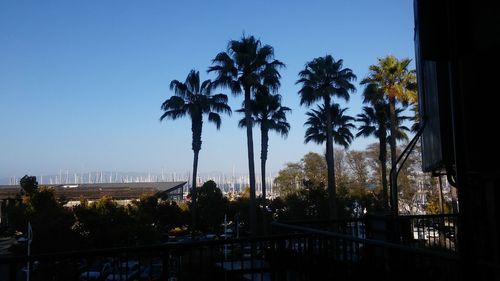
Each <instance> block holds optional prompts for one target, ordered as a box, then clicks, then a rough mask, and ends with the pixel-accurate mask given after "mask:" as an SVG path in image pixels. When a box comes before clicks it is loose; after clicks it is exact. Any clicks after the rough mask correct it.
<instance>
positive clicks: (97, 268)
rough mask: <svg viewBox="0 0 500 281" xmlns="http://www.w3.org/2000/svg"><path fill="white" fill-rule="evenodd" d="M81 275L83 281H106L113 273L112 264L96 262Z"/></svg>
mask: <svg viewBox="0 0 500 281" xmlns="http://www.w3.org/2000/svg"><path fill="white" fill-rule="evenodd" d="M84 270H85V271H84V272H82V273H81V274H80V280H81V281H90V280H104V279H105V278H106V277H107V276H108V274H109V273H110V272H111V264H110V263H109V262H105V263H101V262H96V263H93V264H91V265H90V266H89V267H87V268H85V269H84Z"/></svg>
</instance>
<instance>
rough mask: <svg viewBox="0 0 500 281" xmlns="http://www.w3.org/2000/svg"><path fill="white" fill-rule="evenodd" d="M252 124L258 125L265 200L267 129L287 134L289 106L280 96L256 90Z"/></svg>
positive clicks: (252, 108) (241, 125)
mask: <svg viewBox="0 0 500 281" xmlns="http://www.w3.org/2000/svg"><path fill="white" fill-rule="evenodd" d="M250 107H251V111H252V124H259V125H260V133H261V149H260V168H261V177H262V198H263V199H264V200H266V161H267V152H268V147H269V131H270V130H271V131H275V132H277V133H279V134H280V135H281V136H282V137H287V136H288V131H289V130H290V124H289V123H288V122H287V120H286V113H287V112H289V111H291V109H290V108H288V107H286V106H282V105H281V96H280V95H279V94H275V95H272V94H270V93H269V92H268V91H267V89H265V88H263V87H262V89H259V90H258V91H257V94H256V95H255V99H254V100H252V101H251V105H250ZM244 111H245V109H244V108H243V109H239V110H237V112H244ZM245 121H246V120H245V118H243V119H241V120H240V123H239V126H240V127H242V128H243V127H245V126H246V122H245Z"/></svg>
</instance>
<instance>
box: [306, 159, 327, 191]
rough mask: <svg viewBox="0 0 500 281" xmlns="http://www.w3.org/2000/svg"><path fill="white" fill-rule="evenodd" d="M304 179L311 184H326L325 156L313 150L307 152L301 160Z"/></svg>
mask: <svg viewBox="0 0 500 281" xmlns="http://www.w3.org/2000/svg"><path fill="white" fill-rule="evenodd" d="M301 162H302V166H303V175H304V179H305V180H307V181H308V182H309V183H310V184H311V185H313V186H323V187H324V186H326V183H327V181H328V170H327V167H326V160H325V157H324V156H322V155H320V154H318V153H314V152H309V153H307V154H306V155H304V157H303V158H302V160H301Z"/></svg>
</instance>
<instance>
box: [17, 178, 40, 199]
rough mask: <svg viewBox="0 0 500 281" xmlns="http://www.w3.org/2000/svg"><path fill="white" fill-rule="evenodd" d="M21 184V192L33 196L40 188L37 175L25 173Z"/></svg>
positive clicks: (20, 181)
mask: <svg viewBox="0 0 500 281" xmlns="http://www.w3.org/2000/svg"><path fill="white" fill-rule="evenodd" d="M19 185H20V186H21V188H22V190H21V194H22V195H28V196H31V195H32V194H33V193H35V192H36V191H37V189H38V182H37V181H36V177H34V176H28V175H25V176H24V177H22V178H21V180H19Z"/></svg>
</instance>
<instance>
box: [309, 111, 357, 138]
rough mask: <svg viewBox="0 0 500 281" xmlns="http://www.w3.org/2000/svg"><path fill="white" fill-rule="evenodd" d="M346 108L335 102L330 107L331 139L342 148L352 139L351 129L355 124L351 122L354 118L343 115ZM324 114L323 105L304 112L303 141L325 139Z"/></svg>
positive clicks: (325, 124)
mask: <svg viewBox="0 0 500 281" xmlns="http://www.w3.org/2000/svg"><path fill="white" fill-rule="evenodd" d="M346 110H347V108H344V109H342V108H340V105H339V104H337V103H335V104H332V105H331V108H330V115H331V120H332V122H331V125H330V128H331V129H332V136H333V141H334V142H335V143H336V144H339V145H342V146H343V147H344V148H348V147H349V145H350V144H351V142H352V140H353V139H354V135H353V134H352V132H351V130H353V129H356V126H355V125H354V124H353V123H352V121H354V120H355V119H354V118H353V117H351V116H349V115H345V114H344V113H345V111H346ZM326 114H327V113H326V111H325V108H324V107H323V106H318V109H311V111H309V112H307V113H306V115H307V116H308V118H307V121H306V123H304V125H306V126H308V128H307V130H306V134H305V138H304V141H305V143H308V142H310V141H312V142H315V143H317V144H322V143H324V142H325V141H326V138H327V137H326V130H327V129H326V128H327V127H328V125H327V123H326V122H325V120H326Z"/></svg>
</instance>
